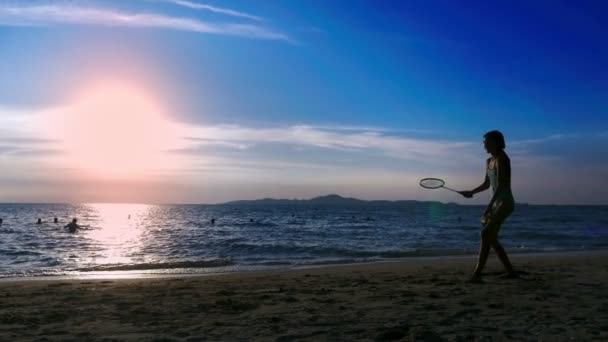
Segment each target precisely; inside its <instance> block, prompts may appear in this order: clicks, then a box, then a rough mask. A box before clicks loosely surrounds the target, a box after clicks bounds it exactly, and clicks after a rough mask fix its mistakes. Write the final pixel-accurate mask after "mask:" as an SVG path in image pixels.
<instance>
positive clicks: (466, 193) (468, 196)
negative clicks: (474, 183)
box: [458, 191, 473, 198]
mask: <svg viewBox="0 0 608 342" xmlns="http://www.w3.org/2000/svg"><path fill="white" fill-rule="evenodd" d="M458 193H459V194H461V195H462V196H464V197H466V198H472V197H473V191H459V192H458Z"/></svg>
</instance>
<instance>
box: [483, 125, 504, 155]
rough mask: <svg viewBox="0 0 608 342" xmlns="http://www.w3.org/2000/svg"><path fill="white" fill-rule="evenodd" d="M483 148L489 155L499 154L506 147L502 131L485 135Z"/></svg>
mask: <svg viewBox="0 0 608 342" xmlns="http://www.w3.org/2000/svg"><path fill="white" fill-rule="evenodd" d="M483 147H485V149H486V151H487V152H488V153H497V152H499V151H501V150H503V149H504V148H505V147H506V144H505V137H504V135H502V133H500V131H496V130H494V131H490V132H488V133H486V134H484V135H483Z"/></svg>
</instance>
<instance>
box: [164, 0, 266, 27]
mask: <svg viewBox="0 0 608 342" xmlns="http://www.w3.org/2000/svg"><path fill="white" fill-rule="evenodd" d="M165 2H169V3H172V4H175V5H179V6H183V7H187V8H191V9H196V10H204V11H210V12H213V13H218V14H225V15H229V16H232V17H237V18H245V19H250V20H255V21H259V22H262V21H263V19H262V18H260V17H258V16H255V15H252V14H248V13H244V12H239V11H235V10H232V9H229V8H221V7H216V6H211V5H206V4H200V3H197V2H192V1H185V0H165Z"/></svg>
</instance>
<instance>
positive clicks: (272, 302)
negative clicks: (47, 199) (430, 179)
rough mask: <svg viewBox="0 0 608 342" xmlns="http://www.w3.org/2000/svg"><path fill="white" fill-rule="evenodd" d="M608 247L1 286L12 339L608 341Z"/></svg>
mask: <svg viewBox="0 0 608 342" xmlns="http://www.w3.org/2000/svg"><path fill="white" fill-rule="evenodd" d="M607 257H608V253H607V252H595V253H571V254H561V255H514V256H512V259H513V261H514V265H515V266H516V267H517V268H518V269H519V270H522V271H525V272H526V274H524V275H522V277H521V279H502V278H500V277H499V274H500V273H501V272H502V268H501V265H499V263H498V261H497V260H496V257H495V255H493V254H492V255H490V260H489V263H488V267H487V269H486V272H485V274H484V280H485V282H484V283H483V284H468V283H465V280H466V279H467V276H468V275H469V273H470V272H471V270H472V269H473V266H474V263H475V258H474V257H459V258H435V259H430V258H429V259H415V260H408V261H400V262H382V263H373V264H357V265H340V266H330V267H320V268H308V269H297V270H287V271H285V270H283V271H278V272H277V271H265V272H245V273H237V274H225V275H213V276H196V277H170V278H154V279H120V280H65V279H62V280H34V281H32V280H28V281H3V282H1V283H0V298H2V301H0V340H2V341H97V340H99V341H123V340H125V341H252V340H259V341H319V340H320V341H358V340H361V341H390V340H397V341H399V340H400V341H539V340H543V341H545V340H546V341H566V340H573V341H593V340H597V341H606V340H608V301H606V299H605V298H606V297H608V284H606V280H607V279H608V258H607Z"/></svg>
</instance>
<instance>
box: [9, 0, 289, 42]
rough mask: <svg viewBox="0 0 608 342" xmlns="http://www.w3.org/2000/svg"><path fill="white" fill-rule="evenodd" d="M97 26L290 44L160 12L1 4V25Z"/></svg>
mask: <svg viewBox="0 0 608 342" xmlns="http://www.w3.org/2000/svg"><path fill="white" fill-rule="evenodd" d="M50 24H73V25H98V26H111V27H132V28H158V29H170V30H179V31H189V32H197V33H207V34H217V35H230V36H239V37H246V38H255V39H269V40H283V41H290V38H289V36H288V35H286V34H285V33H282V32H277V31H274V30H271V29H268V28H266V27H263V26H260V25H251V24H241V23H210V22H204V21H201V20H197V19H192V18H185V17H175V16H168V15H164V14H158V13H150V12H139V13H128V12H121V11H117V10H113V9H107V8H94V7H79V6H69V5H65V4H51V5H35V6H11V5H6V4H0V25H9V26H17V25H50Z"/></svg>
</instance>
